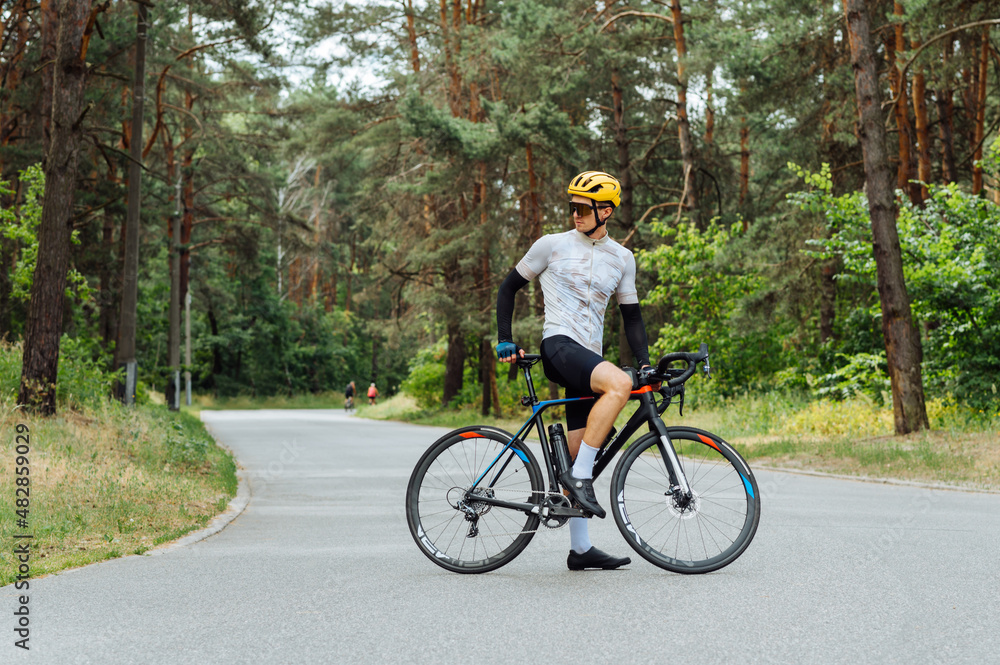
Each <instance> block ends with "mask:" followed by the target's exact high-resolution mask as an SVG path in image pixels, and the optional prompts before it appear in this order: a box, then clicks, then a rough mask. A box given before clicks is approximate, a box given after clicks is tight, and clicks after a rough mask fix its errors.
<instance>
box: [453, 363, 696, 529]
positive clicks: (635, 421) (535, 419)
mask: <svg viewBox="0 0 1000 665" xmlns="http://www.w3.org/2000/svg"><path fill="white" fill-rule="evenodd" d="M535 362H537V360H535V361H533V362H532V361H527V362H524V363H523V364H521V365H520V366H521V369H522V371H523V372H524V378H525V381H526V382H527V384H528V402H530V404H528V403H526V404H525V405H526V406H528V405H530V406H531V416H529V417H528V419H527V420H526V421H525V422H524V424H523V425H522V426H521V428H520V429H519V430H518V431H517V433H516V434H514V436H513V438H511V440H510V441H508V442H507V444H506V445H505V446H504V448H503V450H501V451H500V453H499V454H498V455H497V456H496V458H495V459H494V460H493V462H491V463H490V465H489V466H488V467H487V468H486V469H485V470H484V471H483V472H482V474H480V476H479V477H478V478H476V481H475V482H474V483H473V484H472V486H471V487H470V488H469V489H468V492H472V491H473V490H475V489H476V488H477V487H479V486H480V483H482V482H483V481H484V480H485V479H486V477H487V476H489V475H490V472H491V471H492V470H493V469H494V468H495V467H496V466H497V464H498V463H499V462H500V460H501V459H503V458H504V455H505V454H507V453H508V452H510V450H511V446H512V445H513V444H514V443H515V442H517V441H522V442H523V441H524V436H526V435H527V434H528V433H529V432H530V431H531V429H532V427H534V428H535V429H537V431H538V438H539V440H540V441H541V444H542V455H543V457H544V458H545V468H546V470H547V473H548V478H549V492H551V493H558V492H559V485H558V483H557V481H556V479H557V478H558V477H559V472H560V469H559V468H558V465H557V462H556V454H555V449H554V447H553V446H554V444H552V443H550V441H549V438H548V435H547V432H546V430H545V423H544V421H543V420H542V412H543V411H545V410H546V409H548V408H550V407H553V406H557V405H559V404H568V403H570V402H580V401H584V400H593V399H596V398H594V397H571V398H565V399H554V400H545V401H539V399H538V396H537V395H536V393H535V385H534V382H533V381H532V380H531V367H532V365H534V364H535ZM656 394H657V393H656V392H655V391H654V390H653V388H652V386H643V387H641V388H639V389H638V390H633V391H632V394H631V396H630V397H629V401H632V400H637V401H638V402H639V406H638V408H637V409H636V410H635V413H633V414H632V416H631V417H630V418H629V420H628V422H627V423H626V424H625V426H624V427H623V428H622V430H621V431H620V432H618V433H617V434H615V436H614V437H613V438H612V439H611V440H610V441H608V442H606V445H604V446H602V447H601V449H600V451H599V452H598V454H597V458H596V460H595V461H594V478H597V477H598V476H600V475H601V473H602V472H603V471H604V469H605V468H607V466H608V465H609V464H610V463H611V460H612V459H614V456H615V455H616V454H617V453H618V451H619V450H621V449H622V447H623V446H624V445H625V443H626V442H627V441H628V440H629V439H630V438H631V437H632V435H633V434H634V433H635V432H636V431H637V430H638V429H639V428H640V427H641V426H642V425H643V424H648V426H649V431H650V432H653V433H655V434H656V435H657V436H658V437H659V439H660V442H661V444H662V445H660V446H657V448H658V450H659V451H660V455H662V456H663V462H664V464H665V465H666V468H667V470H668V472H669V478H670V482H671V489H672V490H674V489H676V490H678V491H680V492H683V493H684V494H686V495H689V494H690V491H691V490H690V487H689V485H688V482H687V478H686V477H685V476H684V471H683V469H682V468H681V465H680V461H679V460H678V458H677V453H676V451H675V450H674V446H673V444H672V443H671V442H670V436H669V435H668V434H667V426H666V425H664V424H663V420H662V419H661V418H660V415H661V414H662V413H663V411H665V410H666V408H667V406H669V404H670V395H669V394H664V399H663V402H662V403H661V404H659V405H658V404H657V402H656V398H655V395H656ZM522 403H524V400H522ZM517 453H518V451H517V450H516V449H515V450H514V451H513V454H517ZM510 459H511V458H510V457H509V456H508V457H507V459H506V460H505V461H504V462H503V464H501V465H500V467H499V468H498V469H497V470H496V472H495V473H494V474H493V476H492V479H491V480H490V481H489V482H488V483H486V484H485V487H487V488H490V487H493V485H494V484H495V483H496V480H497V478H499V476H500V474H501V473H503V470H504V469H505V468H506V466H507V464H508V463H509V461H510ZM522 459H523V456H522ZM475 500H476V501H478V502H481V503H487V504H490V505H494V506H500V507H504V508H514V509H517V510H522V511H525V512H535V513H538V512H539V510H540V507H539V505H538V504H534V503H519V502H511V501H504V500H502V499H497V498H495V497H490V496H484V495H481V494H477V495H476V497H475ZM549 514H552V515H562V516H569V517H578V516H582V515H583V511H582V510H580V509H576V508H559V507H553V508H552V509H551V512H550V513H549Z"/></svg>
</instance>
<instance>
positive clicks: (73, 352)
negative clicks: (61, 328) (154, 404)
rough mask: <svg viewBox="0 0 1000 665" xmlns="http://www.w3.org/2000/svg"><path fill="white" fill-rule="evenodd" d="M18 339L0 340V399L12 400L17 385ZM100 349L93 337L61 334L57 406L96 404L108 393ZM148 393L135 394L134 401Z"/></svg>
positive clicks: (110, 381) (109, 375)
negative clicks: (15, 341)
mask: <svg viewBox="0 0 1000 665" xmlns="http://www.w3.org/2000/svg"><path fill="white" fill-rule="evenodd" d="M23 353H24V351H23V346H22V343H21V342H17V343H15V344H10V343H7V342H0V403H3V402H6V403H9V404H13V403H15V402H16V401H17V394H18V391H19V389H20V386H21V358H22V355H23ZM101 353H102V352H101V349H100V345H99V343H98V342H97V340H92V339H86V338H75V337H69V336H66V335H63V338H62V340H61V342H60V344H59V370H58V377H57V380H56V401H57V405H58V406H60V407H68V408H73V409H76V408H80V407H83V406H91V407H96V406H98V405H100V404H101V403H103V402H105V401H107V400H108V399H109V398H110V397H111V391H112V388H113V387H114V384H115V379H116V375H115V373H114V372H109V371H107V370H105V369H104V368H103V366H102V362H101V361H100V358H101ZM147 399H148V395H147V394H146V393H144V392H139V394H137V397H136V400H137V402H138V403H144V402H145V401H146V400H147Z"/></svg>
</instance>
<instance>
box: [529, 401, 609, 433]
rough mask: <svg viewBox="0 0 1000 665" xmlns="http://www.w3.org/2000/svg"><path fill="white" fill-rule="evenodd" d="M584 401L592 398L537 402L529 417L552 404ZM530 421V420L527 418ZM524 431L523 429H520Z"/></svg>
mask: <svg viewBox="0 0 1000 665" xmlns="http://www.w3.org/2000/svg"><path fill="white" fill-rule="evenodd" d="M585 399H594V398H593V397H567V398H566V399H550V400H547V401H545V402H539V403H538V404H536V405H534V406H533V407H531V417H532V418H534V417H535V415H536V414H537V413H538V412H539V411H541V410H542V409H544V408H546V407H549V406H552V405H553V404H568V403H570V402H580V401H582V400H585ZM529 420H530V418H529ZM525 425H527V423H525ZM522 429H524V428H522Z"/></svg>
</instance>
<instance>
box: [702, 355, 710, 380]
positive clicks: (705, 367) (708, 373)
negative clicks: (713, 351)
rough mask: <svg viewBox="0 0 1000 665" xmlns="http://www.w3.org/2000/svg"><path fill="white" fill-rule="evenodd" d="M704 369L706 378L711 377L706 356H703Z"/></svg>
mask: <svg viewBox="0 0 1000 665" xmlns="http://www.w3.org/2000/svg"><path fill="white" fill-rule="evenodd" d="M704 370H705V378H706V379H711V378H712V368H711V367H710V366H709V364H708V356H705V366H704Z"/></svg>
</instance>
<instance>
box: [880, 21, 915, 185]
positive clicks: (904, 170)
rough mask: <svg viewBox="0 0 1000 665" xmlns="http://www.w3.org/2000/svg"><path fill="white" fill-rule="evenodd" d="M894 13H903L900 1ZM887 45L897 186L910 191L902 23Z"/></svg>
mask: <svg viewBox="0 0 1000 665" xmlns="http://www.w3.org/2000/svg"><path fill="white" fill-rule="evenodd" d="M893 13H894V14H895V15H896V16H899V17H901V16H902V15H903V6H902V5H901V4H900V3H899V2H894V3H893ZM885 46H886V48H885V57H886V60H888V61H889V86H890V89H891V90H892V94H893V96H895V98H896V105H895V107H894V110H895V115H896V133H897V135H898V137H899V165H898V169H897V170H896V187H897V188H898V189H901V190H903V191H904V192H910V179H911V178H912V177H913V174H912V173H911V171H910V161H911V156H910V146H911V141H910V116H909V109H908V105H907V92H906V81H905V80H904V79H903V78H902V77H901V76H900V75H899V73H900V72H899V67H898V66H897V64H896V54H897V53H901V52H902V51H904V50H905V48H906V46H905V43H904V41H903V24H902V23H897V24H896V25H895V28H894V31H893V33H892V34H891V35H888V34H887V37H886V44H885ZM911 198H912V194H911Z"/></svg>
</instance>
